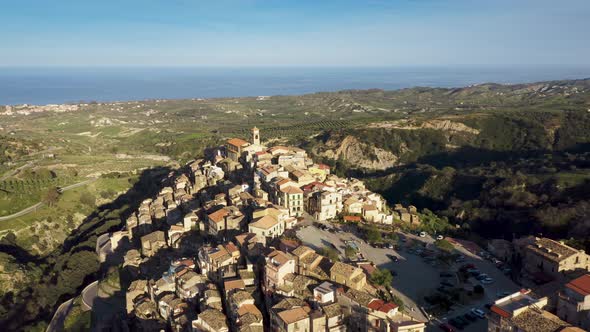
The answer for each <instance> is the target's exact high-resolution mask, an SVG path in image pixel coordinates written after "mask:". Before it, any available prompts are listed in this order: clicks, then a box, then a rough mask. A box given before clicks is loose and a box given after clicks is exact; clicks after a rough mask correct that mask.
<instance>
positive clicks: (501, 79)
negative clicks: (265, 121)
mask: <svg viewBox="0 0 590 332" xmlns="http://www.w3.org/2000/svg"><path fill="white" fill-rule="evenodd" d="M589 77H590V66H587V67H583V66H503V67H497V66H455V67H435V66H430V67H182V68H181V67H149V68H148V67H49V68H46V67H0V105H19V104H32V105H45V104H62V103H78V102H90V101H97V102H112V101H128V100H145V99H185V98H217V97H245V96H273V95H298V94H306V93H314V92H324V91H339V90H347V89H373V88H376V89H385V90H395V89H402V88H410V87H416V86H423V87H462V86H467V85H472V84H480V83H489V82H494V83H505V84H509V83H525V82H537V81H547V80H562V79H583V78H589Z"/></svg>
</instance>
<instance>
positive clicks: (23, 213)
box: [0, 179, 96, 221]
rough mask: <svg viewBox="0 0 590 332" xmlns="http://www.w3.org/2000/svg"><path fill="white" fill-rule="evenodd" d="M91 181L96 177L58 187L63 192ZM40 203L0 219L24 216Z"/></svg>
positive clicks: (40, 203)
mask: <svg viewBox="0 0 590 332" xmlns="http://www.w3.org/2000/svg"><path fill="white" fill-rule="evenodd" d="M93 181H96V179H89V180H85V181H82V182H78V183H74V184H72V185H69V186H66V187H63V188H61V189H60V192H64V191H67V190H71V189H74V188H78V187H81V186H83V185H86V184H88V183H90V182H93ZM41 205H43V202H39V203H36V204H34V205H31V206H29V207H28V208H26V209H23V210H20V211H18V212H16V213H13V214H11V215H8V216H3V217H0V221H5V220H10V219H14V218H18V217H22V216H24V215H26V214H29V213H31V212H33V211H36V210H37V209H38V208H39V207H41Z"/></svg>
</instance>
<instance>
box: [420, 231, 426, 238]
mask: <svg viewBox="0 0 590 332" xmlns="http://www.w3.org/2000/svg"><path fill="white" fill-rule="evenodd" d="M418 235H419V236H420V237H426V232H420V233H419V234H418Z"/></svg>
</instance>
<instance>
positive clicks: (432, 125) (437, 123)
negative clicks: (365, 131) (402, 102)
mask: <svg viewBox="0 0 590 332" xmlns="http://www.w3.org/2000/svg"><path fill="white" fill-rule="evenodd" d="M369 128H384V129H405V130H418V129H434V130H442V131H446V132H455V133H468V134H473V135H478V134H479V130H477V129H475V128H471V127H469V126H466V125H465V124H463V123H461V122H455V121H451V120H448V119H437V120H427V121H424V122H421V123H418V122H416V121H414V120H397V121H387V122H376V123H372V124H370V125H369Z"/></svg>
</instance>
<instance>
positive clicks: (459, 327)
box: [449, 318, 464, 330]
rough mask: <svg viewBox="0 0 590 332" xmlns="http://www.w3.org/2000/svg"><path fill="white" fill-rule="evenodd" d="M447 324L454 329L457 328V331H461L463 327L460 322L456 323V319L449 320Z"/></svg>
mask: <svg viewBox="0 0 590 332" xmlns="http://www.w3.org/2000/svg"><path fill="white" fill-rule="evenodd" d="M449 324H451V325H453V326H454V327H456V328H458V329H459V330H462V329H463V327H464V324H463V323H462V322H460V321H458V320H457V319H456V318H451V319H450V320H449Z"/></svg>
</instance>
